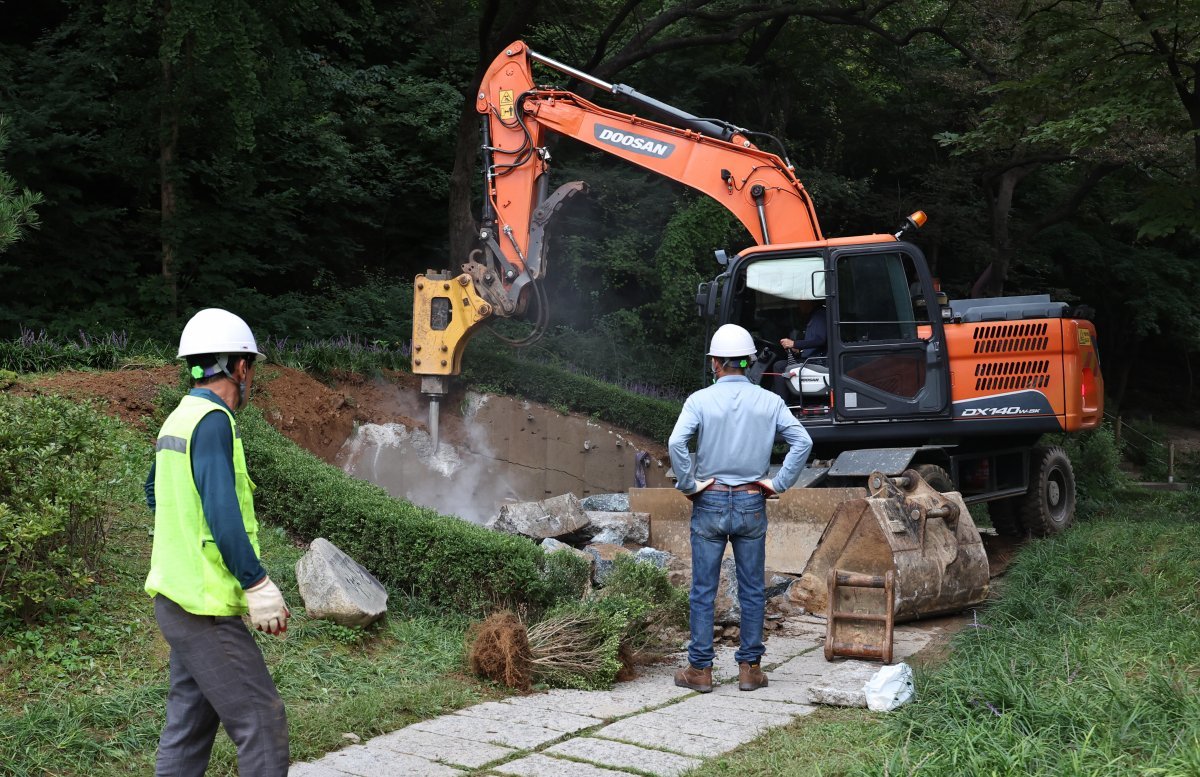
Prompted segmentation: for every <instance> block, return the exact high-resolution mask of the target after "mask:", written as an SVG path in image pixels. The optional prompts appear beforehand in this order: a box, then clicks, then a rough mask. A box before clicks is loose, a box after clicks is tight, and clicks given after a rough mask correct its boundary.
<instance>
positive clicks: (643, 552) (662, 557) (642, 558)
mask: <svg viewBox="0 0 1200 777" xmlns="http://www.w3.org/2000/svg"><path fill="white" fill-rule="evenodd" d="M633 557H634V558H635V559H637V560H638V563H640V564H653V565H654V566H656V567H658V568H659V569H666V568H667V567H669V566H670V565H671V554H670V553H668V552H666V551H665V550H658V549H656V548H639V549H637V550H636V551H634V553H633Z"/></svg>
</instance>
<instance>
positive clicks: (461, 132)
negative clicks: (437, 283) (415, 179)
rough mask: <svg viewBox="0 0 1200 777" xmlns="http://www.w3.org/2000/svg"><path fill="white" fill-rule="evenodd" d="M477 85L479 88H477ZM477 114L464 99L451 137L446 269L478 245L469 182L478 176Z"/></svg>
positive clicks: (471, 103) (457, 265) (472, 104)
mask: <svg viewBox="0 0 1200 777" xmlns="http://www.w3.org/2000/svg"><path fill="white" fill-rule="evenodd" d="M476 88H478V87H476ZM479 143H480V136H479V114H478V113H476V112H475V101H474V100H473V99H472V100H467V101H466V104H465V105H464V106H463V110H462V113H461V114H460V115H459V119H458V132H457V133H456V134H455V138H454V169H453V170H451V172H450V255H449V256H447V257H446V260H445V265H444V266H445V267H446V269H450V270H454V271H457V270H458V268H459V266H461V265H462V263H463V262H465V261H467V255H468V254H469V253H470V252H471V251H472V249H474V248H475V247H476V245H477V244H478V233H479V223H478V222H477V221H476V220H475V214H474V212H473V209H472V207H471V183H472V181H473V179H474V177H475V176H476V175H479V162H478V151H479Z"/></svg>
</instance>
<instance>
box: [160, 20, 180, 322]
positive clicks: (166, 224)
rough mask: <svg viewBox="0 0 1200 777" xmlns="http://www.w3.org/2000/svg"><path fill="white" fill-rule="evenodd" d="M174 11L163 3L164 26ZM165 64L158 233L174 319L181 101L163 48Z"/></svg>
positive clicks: (163, 61)
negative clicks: (178, 98)
mask: <svg viewBox="0 0 1200 777" xmlns="http://www.w3.org/2000/svg"><path fill="white" fill-rule="evenodd" d="M170 15H171V4H170V3H169V2H168V3H166V4H165V5H164V7H163V30H164V32H165V30H166V26H167V20H168V19H169V18H170ZM159 56H160V57H161V67H162V102H161V104H160V105H159V114H158V115H159V137H158V142H159V155H158V175H159V179H158V185H159V207H160V214H159V219H160V220H159V237H160V238H161V240H162V277H163V282H164V283H165V284H166V287H167V297H168V300H169V308H168V309H169V311H170V315H171V318H172V319H175V318H178V317H179V280H178V273H177V267H176V263H175V243H174V240H175V238H174V236H173V234H172V221H173V220H174V218H175V213H176V202H175V181H174V174H175V170H174V168H175V157H176V152H177V151H178V148H179V105H178V103H177V102H176V101H175V97H174V94H173V93H174V86H173V85H174V70H173V68H172V66H171V59H170V56H169V55H168V54H167V53H166V52H165V51H164V52H163V53H161V54H160V55H159Z"/></svg>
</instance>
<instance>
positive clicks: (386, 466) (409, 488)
mask: <svg viewBox="0 0 1200 777" xmlns="http://www.w3.org/2000/svg"><path fill="white" fill-rule="evenodd" d="M466 429H467V434H468V446H467V448H466V449H460V448H456V447H455V446H453V445H451V444H449V443H447V442H444V441H443V442H442V443H441V444H440V445H439V446H438V449H437V450H436V451H434V450H433V440H432V439H431V438H430V437H429V434H428V433H427V432H425V431H424V430H421V429H411V430H410V429H408V428H407V427H405V426H404V425H402V424H395V423H392V424H364V425H362V426H360V427H359V428H358V431H357V433H356V434H355V435H354V436H352V437H351V438H350V439H349V440H348V441H347V442H346V445H345V447H343V448H342V451H341V452H340V453H339V454H338V461H339V463H341V465H342V469H343V470H344V471H345V472H346V473H347V474H349V475H351V476H353V477H356V478H360V479H362V480H368V481H370V482H372V483H374V484H376V485H378V486H380V487H382V488H383V489H384V490H386V491H387V492H388V493H389V494H391V495H392V496H395V497H400V498H402V499H406V500H408V501H410V502H412V503H414V504H418V505H423V506H425V507H432V508H433V509H435V510H437V511H438V512H441V513H445V514H447V515H457V516H459V517H460V518H463V519H465V520H468V521H471V522H472V523H480V524H482V523H486V522H487V521H489V520H491V519H492V518H493V517H495V516H496V514H497V513H499V512H500V506H501V505H502V504H504V502H506V501H519V500H521V499H523V498H527V497H523V496H522V495H520V494H518V493H517V490H516V489H515V488H514V487H513V486H512V485H511V483H510V478H509V477H508V473H507V470H508V469H509V468H510V467H511V466H512V465H509V464H507V463H506V462H502V461H499V460H497V459H496V458H495V457H494V454H493V453H492V451H491V448H490V446H489V444H488V441H487V433H486V432H485V431H484V430H483V429H481V428H479V427H478V426H477V425H476V424H474V423H472V422H471V418H470V416H469V415H468V418H467V424H466ZM534 498H538V499H540V498H541V495H540V494H539V495H538V496H536V497H534Z"/></svg>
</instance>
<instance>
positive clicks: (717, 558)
mask: <svg viewBox="0 0 1200 777" xmlns="http://www.w3.org/2000/svg"><path fill="white" fill-rule="evenodd" d="M726 542H730V543H732V544H733V559H734V565H735V567H736V568H737V584H738V605H739V606H740V607H741V610H742V621H741V645H740V646H739V647H738V651H737V654H736V657H737V661H738V663H743V662H749V663H752V664H753V663H757V662H758V661H759V660H760V659H761V658H762V655H763V652H764V648H763V642H762V636H763V609H764V607H765V605H766V590H765V585H764V581H763V578H764V576H765V574H766V571H765V566H766V555H767V508H766V504H765V500H764V498H763V495H762V494H752V493H746V492H738V491H705V492H704V493H702V494H700V496H698V497H696V499H695V501H694V502H693V503H692V591H691V596H690V597H689V605H690V611H691V632H692V641H691V642H690V643H689V644H688V662H689V663H691V665H692V666H694V667H696V668H698V669H704V668H705V667H709V666H712V662H713V655H714V653H713V604H714V602H715V601H716V598H717V584H718V583H719V582H720V578H721V557H722V556H723V555H724V554H725V543H726Z"/></svg>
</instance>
